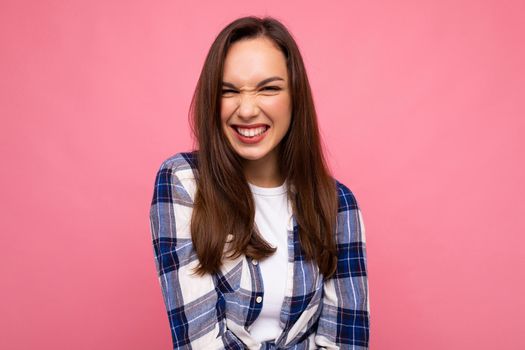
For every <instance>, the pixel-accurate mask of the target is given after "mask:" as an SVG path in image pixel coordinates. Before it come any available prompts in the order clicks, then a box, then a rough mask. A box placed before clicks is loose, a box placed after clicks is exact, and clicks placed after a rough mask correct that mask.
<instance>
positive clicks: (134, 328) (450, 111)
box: [0, 0, 525, 350]
mask: <svg viewBox="0 0 525 350" xmlns="http://www.w3.org/2000/svg"><path fill="white" fill-rule="evenodd" d="M524 4H525V3H524V2H523V1H518V0H516V1H502V0H493V1H479V0H478V1H457V0H454V1H452V0H445V1H444V0H434V1H426V2H421V1H415V0H414V1H339V2H336V1H322V2H310V3H309V4H305V2H304V1H286V2H283V1H265V2H259V4H258V5H255V4H252V3H251V2H246V1H222V2H216V1H210V2H207V3H195V4H189V3H188V2H186V1H184V2H182V1H179V2H177V1H145V0H140V1H116V0H104V1H65V0H64V1H36V0H35V1H20V0H16V1H15V0H7V1H6V0H3V1H2V2H1V3H0V49H1V54H0V76H1V80H2V83H1V86H0V89H1V91H0V115H1V118H2V119H1V121H2V125H1V128H0V129H1V131H0V133H1V135H0V136H1V149H2V163H3V166H2V169H3V170H2V172H1V174H2V175H1V176H2V179H1V180H2V181H1V198H2V202H1V203H2V204H1V214H0V215H1V228H2V235H1V242H0V243H1V247H2V254H1V259H2V263H1V264H0V269H1V270H0V272H1V274H2V282H3V283H2V287H1V289H0V290H1V298H0V310H1V311H0V313H1V315H2V316H1V317H0V348H2V349H11V350H17V349H36V348H38V349H56V350H59V349H60V350H61V349H77V350H81V349H98V350H106V349H108V350H109V349H128V350H130V349H169V348H170V345H171V339H170V333H169V325H168V318H167V316H166V314H165V309H164V305H163V303H162V299H161V298H162V295H161V291H160V285H159V283H158V280H157V277H156V272H155V267H154V260H153V249H152V246H151V240H150V239H151V238H150V231H149V221H148V220H149V219H148V211H149V205H150V201H151V197H152V194H153V183H154V176H155V173H156V170H157V168H158V166H159V165H160V163H161V162H162V160H164V159H165V158H167V157H168V156H170V155H172V154H174V153H176V152H179V151H183V150H189V149H190V148H191V145H192V144H191V138H190V134H189V127H188V122H187V111H188V107H189V102H190V98H191V94H192V92H193V89H194V87H195V84H196V81H197V78H198V75H199V73H200V69H201V67H202V63H203V61H204V57H205V55H206V52H207V50H208V48H209V46H210V44H211V43H212V41H213V39H214V38H215V36H216V35H217V33H218V32H219V30H220V29H221V28H222V27H223V26H225V25H226V24H227V23H229V22H230V21H231V20H233V19H234V18H236V17H238V16H243V15H250V14H254V15H264V14H270V15H273V16H275V17H277V18H279V19H281V20H282V21H283V22H284V23H285V24H286V25H287V26H288V27H289V28H290V30H291V31H292V33H293V34H294V36H295V38H296V39H297V41H298V43H299V45H300V48H301V50H302V53H303V55H304V58H305V62H306V65H307V69H308V72H309V77H310V80H311V84H312V88H313V91H314V97H315V102H316V104H317V108H318V113H319V118H320V120H319V122H320V125H321V128H322V130H321V131H322V135H323V136H324V142H325V144H326V149H327V152H328V156H329V160H330V164H331V167H332V170H333V172H334V174H335V176H336V178H338V179H339V180H340V181H342V182H343V183H345V184H346V185H348V186H349V187H350V188H351V189H352V190H353V192H354V193H355V195H356V197H357V199H358V201H359V203H360V205H361V208H362V210H363V215H364V220H365V226H366V235H367V242H368V246H367V251H368V255H369V257H368V264H369V265H368V266H369V283H370V306H371V337H372V339H371V342H370V345H371V349H376V350H381V349H403V350H406V349H426V350H433V349H477V350H482V349H523V348H525V340H524V338H523V335H522V334H521V332H522V331H523V325H524V322H523V315H524V313H525V302H524V297H523V296H524V295H525V282H524V280H523V270H524V262H525V261H524V260H525V259H524V255H525V254H524V253H523V251H524V248H523V244H525V238H524V234H525V218H524V217H525V210H524V209H525V206H524V204H523V201H524V197H525V186H524V180H525V176H524V175H525V174H524V172H525V171H524V170H525V167H524V166H523V153H524V151H525V143H524V139H523V137H524V136H525V135H524V131H525V122H524V117H525V103H524V99H525V89H524V83H525V68H524V67H525V65H524V62H525V49H524V48H525V45H524V42H525V35H524V33H525V25H524V24H523V23H524V21H523V15H524V13H525V5H524Z"/></svg>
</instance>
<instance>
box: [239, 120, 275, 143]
mask: <svg viewBox="0 0 525 350" xmlns="http://www.w3.org/2000/svg"><path fill="white" fill-rule="evenodd" d="M253 125H255V126H254V127H256V128H257V127H260V126H268V127H267V128H266V130H265V131H264V132H263V133H262V134H260V135H259V136H254V137H246V136H243V135H241V134H239V133H238V132H237V130H236V129H235V127H236V126H241V125H238V124H237V125H233V124H232V125H231V128H232V130H233V133H234V134H235V136H237V140H239V141H241V142H242V143H246V144H254V143H258V142H260V141H261V140H262V139H264V138H265V137H266V134H268V130H270V126H269V125H267V124H253ZM241 127H243V128H245V127H246V126H241ZM254 127H252V126H250V127H249V128H248V127H246V128H248V129H253V128H254Z"/></svg>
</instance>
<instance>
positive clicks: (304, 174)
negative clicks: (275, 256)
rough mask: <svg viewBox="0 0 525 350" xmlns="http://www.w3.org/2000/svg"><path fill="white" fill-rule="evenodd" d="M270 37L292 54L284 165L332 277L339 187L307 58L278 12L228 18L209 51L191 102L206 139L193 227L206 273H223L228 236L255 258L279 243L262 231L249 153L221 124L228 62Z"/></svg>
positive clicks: (237, 249) (307, 235)
mask: <svg viewBox="0 0 525 350" xmlns="http://www.w3.org/2000/svg"><path fill="white" fill-rule="evenodd" d="M258 37H266V38H269V39H271V40H272V41H273V42H274V43H275V44H277V45H278V47H279V48H280V49H281V50H282V52H283V53H284V55H285V57H286V65H287V70H288V77H289V81H290V93H291V101H292V116H291V123H290V128H289V130H288V132H287V133H286V135H285V136H284V138H283V139H282V140H281V143H280V144H279V145H278V146H277V147H278V148H279V167H280V171H281V173H282V175H283V176H284V178H285V179H287V182H288V184H289V185H290V187H289V188H288V198H289V199H290V200H291V203H292V208H293V212H294V214H295V217H296V221H297V225H298V230H299V241H300V245H301V249H302V250H303V253H304V255H305V257H306V258H307V259H315V260H316V262H317V265H318V266H319V270H320V272H321V273H322V274H323V275H324V276H325V278H329V277H330V276H331V275H332V274H333V273H334V271H335V268H336V264H337V253H336V245H335V237H334V236H335V224H336V216H337V193H336V185H335V179H334V178H333V177H332V176H331V174H330V172H329V170H328V166H327V164H326V161H325V158H324V155H323V150H322V146H321V138H320V135H319V129H318V124H317V114H316V111H315V107H314V102H313V99H312V93H311V89H310V84H309V82H308V77H307V75H306V69H305V66H304V63H303V59H302V57H301V54H300V52H299V49H298V47H297V44H296V42H295V40H294V39H293V37H292V35H291V34H290V33H289V32H288V30H287V29H286V27H285V26H284V25H283V24H282V23H281V22H279V21H278V20H277V19H275V18H273V17H269V16H267V17H264V18H258V17H255V16H248V17H242V18H239V19H236V20H235V21H233V22H231V23H230V24H228V25H227V26H226V27H225V28H224V29H223V30H222V31H221V32H220V33H219V34H218V36H217V37H216V39H215V41H214V42H213V44H212V45H211V48H210V50H209V52H208V54H207V56H206V60H205V62H204V66H203V69H202V71H201V74H200V77H199V80H198V83H197V86H196V89H195V92H194V95H193V98H192V101H191V105H190V111H189V118H190V126H191V129H192V132H193V134H194V141H195V140H196V141H197V143H198V151H197V155H198V156H197V161H198V173H197V174H196V175H197V176H196V181H197V191H196V194H195V200H194V207H193V214H192V220H191V232H192V240H193V245H194V248H195V251H196V254H197V257H198V260H199V266H198V267H197V269H196V272H197V273H199V274H201V275H202V274H204V273H216V272H218V271H219V269H220V266H221V261H222V258H223V253H224V252H225V247H226V246H225V244H226V240H227V238H228V235H229V234H231V235H232V236H233V238H232V240H231V242H230V245H229V249H228V250H227V252H228V256H229V257H238V256H239V255H240V254H242V253H244V254H245V255H246V256H249V257H251V258H254V259H263V258H264V257H267V256H269V255H271V254H272V253H273V252H274V251H275V248H272V246H270V245H269V244H268V243H267V242H266V241H265V240H264V239H263V238H262V237H261V235H260V234H259V233H258V232H257V231H256V230H255V227H256V226H255V224H254V218H255V204H254V200H253V198H252V194H251V191H250V188H249V185H248V183H247V180H246V178H245V176H244V172H243V167H242V159H241V158H240V156H239V155H238V154H237V153H236V152H235V151H234V149H233V148H232V147H231V145H230V143H229V141H228V139H227V138H226V136H225V135H224V133H223V131H222V128H221V119H220V109H221V96H222V77H223V68H224V60H225V57H226V54H227V51H228V48H229V47H230V46H231V45H232V44H233V43H234V42H236V41H238V40H241V39H250V38H258Z"/></svg>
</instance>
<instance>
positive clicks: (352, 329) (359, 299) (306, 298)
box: [150, 151, 370, 350]
mask: <svg viewBox="0 0 525 350" xmlns="http://www.w3.org/2000/svg"><path fill="white" fill-rule="evenodd" d="M196 152H197V151H193V152H180V153H177V154H175V155H173V156H171V157H169V158H168V159H166V160H165V161H164V162H163V163H162V164H161V166H160V169H159V170H158V172H157V175H156V179H155V188H154V193H153V200H152V203H151V209H150V224H151V235H152V240H153V251H154V255H155V264H156V268H157V272H158V278H159V282H160V286H161V289H162V294H163V299H164V304H165V306H166V310H167V314H168V318H169V323H170V328H171V336H172V340H173V348H174V349H198V350H200V349H239V350H242V349H294V350H302V349H355V350H360V349H368V346H369V321H370V314H369V311H370V307H369V301H368V279H367V267H366V249H365V230H364V225H363V220H362V215H361V211H360V209H359V207H358V205H357V202H356V199H355V197H354V195H353V194H352V192H351V191H350V190H349V189H348V188H347V187H346V186H345V185H343V184H342V183H340V182H339V181H336V183H337V191H338V196H339V209H338V215H337V225H336V237H337V238H336V242H337V250H338V255H339V258H338V264H337V270H336V273H335V275H334V276H333V277H332V278H330V279H326V280H325V279H324V278H323V275H322V274H320V273H319V270H318V267H317V265H316V264H315V263H314V262H313V261H308V260H306V259H305V258H304V255H303V252H302V250H301V249H300V245H299V235H298V226H297V223H296V220H295V216H294V215H293V214H292V216H291V217H290V220H289V223H288V227H287V230H288V256H289V258H288V269H287V282H286V289H285V293H286V294H285V299H284V302H283V306H282V309H281V315H280V322H281V326H282V327H283V331H282V333H281V334H280V336H279V337H278V338H277V339H275V340H274V341H267V342H263V343H260V342H258V341H256V340H255V339H254V338H253V337H252V336H251V335H250V326H251V325H252V323H253V322H254V320H255V319H256V318H257V316H258V315H259V313H260V311H261V308H262V304H263V302H264V288H263V280H262V277H261V272H260V267H259V265H258V264H257V261H255V260H252V259H251V258H248V257H246V256H245V255H241V256H240V257H238V258H236V259H226V258H225V259H223V265H222V267H221V272H220V273H217V274H213V275H212V274H206V275H204V276H202V277H199V276H197V275H192V273H191V271H192V269H193V268H194V267H195V266H196V265H197V263H198V260H197V256H196V254H195V251H194V249H193V246H192V240H191V232H190V220H191V215H192V207H193V198H194V195H195V191H196V181H195V176H198V172H197V154H196ZM292 191H294V188H293V187H292ZM289 205H290V204H289ZM230 239H231V235H229V237H228V241H227V243H226V247H225V249H227V248H228V244H229V243H228V242H229V240H230Z"/></svg>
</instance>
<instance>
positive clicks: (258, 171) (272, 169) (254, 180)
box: [243, 149, 284, 187]
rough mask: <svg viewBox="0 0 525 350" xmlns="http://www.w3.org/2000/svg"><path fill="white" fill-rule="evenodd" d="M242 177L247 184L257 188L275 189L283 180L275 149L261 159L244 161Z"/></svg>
mask: <svg viewBox="0 0 525 350" xmlns="http://www.w3.org/2000/svg"><path fill="white" fill-rule="evenodd" d="M243 166H244V175H245V177H246V179H247V180H248V182H250V183H251V184H253V185H255V186H259V187H277V186H280V185H282V184H283V182H284V179H283V177H282V174H281V171H280V169H279V162H278V159H277V149H273V150H272V151H271V152H270V153H268V154H267V155H266V156H264V157H263V158H261V159H256V160H247V159H246V160H244V163H243Z"/></svg>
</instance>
